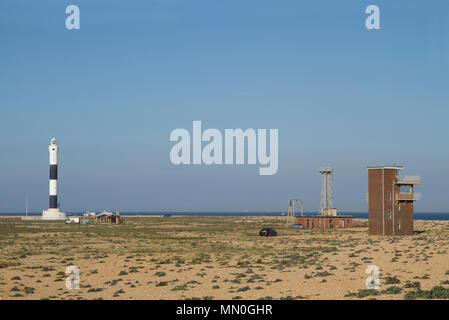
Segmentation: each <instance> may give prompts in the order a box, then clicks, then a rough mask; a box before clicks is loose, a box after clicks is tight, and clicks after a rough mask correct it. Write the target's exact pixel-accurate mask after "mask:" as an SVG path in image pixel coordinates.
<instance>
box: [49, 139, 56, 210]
mask: <svg viewBox="0 0 449 320" xmlns="http://www.w3.org/2000/svg"><path fill="white" fill-rule="evenodd" d="M48 151H49V152H50V193H49V194H50V206H49V208H50V209H56V208H57V207H58V145H57V144H56V139H55V138H52V139H51V143H50V145H49V146H48Z"/></svg>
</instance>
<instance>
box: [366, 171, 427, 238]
mask: <svg viewBox="0 0 449 320" xmlns="http://www.w3.org/2000/svg"><path fill="white" fill-rule="evenodd" d="M367 169H368V198H367V200H368V207H369V211H368V224H369V234H370V235H383V236H395V235H397V236H405V235H412V234H413V207H414V202H415V201H416V200H421V194H419V193H415V192H414V189H415V185H417V184H420V183H421V178H420V177H419V176H402V175H401V171H402V167H401V166H395V165H393V166H386V167H383V166H378V167H368V168H367Z"/></svg>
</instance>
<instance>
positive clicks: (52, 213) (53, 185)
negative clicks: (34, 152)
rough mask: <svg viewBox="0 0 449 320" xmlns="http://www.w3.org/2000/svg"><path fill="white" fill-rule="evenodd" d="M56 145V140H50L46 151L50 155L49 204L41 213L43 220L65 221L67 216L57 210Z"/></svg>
mask: <svg viewBox="0 0 449 320" xmlns="http://www.w3.org/2000/svg"><path fill="white" fill-rule="evenodd" d="M58 149H59V147H58V145H57V144H56V139H55V138H52V139H51V142H50V145H49V146H48V151H49V153H50V185H49V186H50V188H49V195H50V204H49V208H48V209H47V210H44V212H43V213H42V219H43V220H65V219H67V215H66V214H65V213H64V212H61V211H60V210H59V208H58Z"/></svg>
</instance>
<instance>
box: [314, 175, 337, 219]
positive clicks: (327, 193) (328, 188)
mask: <svg viewBox="0 0 449 320" xmlns="http://www.w3.org/2000/svg"><path fill="white" fill-rule="evenodd" d="M318 171H319V172H320V173H321V175H322V184H321V202H320V215H322V216H325V215H327V213H328V211H329V209H332V208H333V206H332V172H333V171H334V169H332V168H331V167H321V168H318Z"/></svg>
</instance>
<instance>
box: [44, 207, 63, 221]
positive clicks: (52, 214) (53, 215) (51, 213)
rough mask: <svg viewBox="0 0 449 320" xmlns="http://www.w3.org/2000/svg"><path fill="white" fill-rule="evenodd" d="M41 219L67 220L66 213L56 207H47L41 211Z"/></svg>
mask: <svg viewBox="0 0 449 320" xmlns="http://www.w3.org/2000/svg"><path fill="white" fill-rule="evenodd" d="M42 220H67V214H66V213H65V212H62V211H60V210H59V208H57V209H52V208H50V209H47V210H44V211H43V212H42Z"/></svg>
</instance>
